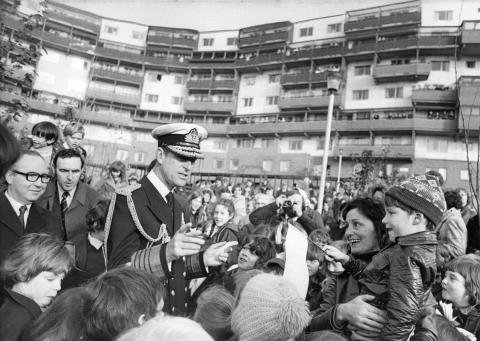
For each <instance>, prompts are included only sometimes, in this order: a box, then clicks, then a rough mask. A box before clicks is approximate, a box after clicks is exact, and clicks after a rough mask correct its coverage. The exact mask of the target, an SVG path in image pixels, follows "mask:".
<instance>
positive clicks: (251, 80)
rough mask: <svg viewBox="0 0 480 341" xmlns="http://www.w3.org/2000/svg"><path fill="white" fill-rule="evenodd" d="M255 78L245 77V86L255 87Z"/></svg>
mask: <svg viewBox="0 0 480 341" xmlns="http://www.w3.org/2000/svg"><path fill="white" fill-rule="evenodd" d="M255 78H256V77H255V76H247V77H245V85H247V86H251V85H255Z"/></svg>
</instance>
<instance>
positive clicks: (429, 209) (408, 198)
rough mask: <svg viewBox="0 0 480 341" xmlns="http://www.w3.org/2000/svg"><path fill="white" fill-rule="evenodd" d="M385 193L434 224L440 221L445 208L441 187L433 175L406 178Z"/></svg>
mask: <svg viewBox="0 0 480 341" xmlns="http://www.w3.org/2000/svg"><path fill="white" fill-rule="evenodd" d="M386 195H388V196H390V197H392V198H393V199H395V200H398V201H399V202H401V203H402V204H404V205H406V206H408V207H410V208H411V209H413V210H415V211H418V212H420V213H423V215H425V216H426V217H427V218H428V219H430V220H431V221H432V222H433V223H434V224H435V225H438V223H440V221H441V220H442V216H443V213H444V212H445V211H446V208H447V205H446V203H445V197H444V196H443V191H442V188H441V187H440V186H439V185H438V182H437V180H436V179H435V178H434V177H430V176H428V175H427V176H425V175H421V176H416V177H411V178H408V179H407V180H406V181H404V182H402V183H400V184H399V185H397V186H393V187H392V188H390V189H389V190H388V191H387V193H386Z"/></svg>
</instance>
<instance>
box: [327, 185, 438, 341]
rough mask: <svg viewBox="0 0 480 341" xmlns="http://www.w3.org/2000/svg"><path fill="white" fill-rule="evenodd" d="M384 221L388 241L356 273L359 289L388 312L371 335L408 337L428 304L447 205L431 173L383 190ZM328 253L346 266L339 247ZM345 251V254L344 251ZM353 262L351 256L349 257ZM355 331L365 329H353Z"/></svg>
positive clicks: (347, 267)
mask: <svg viewBox="0 0 480 341" xmlns="http://www.w3.org/2000/svg"><path fill="white" fill-rule="evenodd" d="M385 206H386V215H385V217H384V219H383V223H384V224H385V225H386V228H387V231H388V233H389V237H390V240H391V241H392V242H393V244H391V245H390V246H388V247H386V248H384V249H383V250H382V251H380V252H379V253H378V254H377V255H375V256H374V257H373V259H372V261H371V262H370V263H369V264H368V265H367V266H366V267H365V268H364V269H363V271H360V272H358V273H357V276H356V277H357V279H358V282H359V285H360V293H361V294H370V295H373V296H375V300H374V301H372V302H370V303H371V304H373V305H374V306H376V307H378V308H381V309H384V310H386V311H387V316H388V321H387V323H386V324H385V325H384V326H383V328H382V329H381V332H380V335H362V336H365V337H367V338H369V339H371V340H392V341H397V340H398V341H400V340H408V338H409V336H410V334H411V332H412V331H413V329H414V326H415V323H416V322H417V319H418V317H419V315H420V312H421V310H422V308H423V307H424V306H425V305H426V304H427V298H428V297H429V295H430V291H431V285H432V283H433V282H434V280H435V274H436V246H437V238H436V235H435V232H434V229H435V226H436V224H438V223H439V222H440V220H441V218H442V215H443V213H444V212H445V209H446V204H445V199H444V196H443V192H442V189H441V188H440V186H439V185H438V183H437V181H436V180H435V179H434V178H430V177H426V176H418V177H412V178H409V179H407V180H406V181H404V182H402V183H401V184H399V185H397V186H394V187H392V188H390V189H389V190H388V191H387V192H386V194H385ZM329 248H330V247H329V246H327V247H326V249H325V250H326V252H327V253H328V255H329V256H332V257H333V258H335V259H337V260H340V261H342V263H344V264H345V268H346V269H347V271H348V269H349V258H348V257H346V258H345V257H339V256H338V255H339V253H338V250H336V252H333V251H332V252H330V250H329ZM344 256H346V255H344ZM353 261H354V260H353ZM356 332H357V333H358V334H360V333H364V332H363V331H356Z"/></svg>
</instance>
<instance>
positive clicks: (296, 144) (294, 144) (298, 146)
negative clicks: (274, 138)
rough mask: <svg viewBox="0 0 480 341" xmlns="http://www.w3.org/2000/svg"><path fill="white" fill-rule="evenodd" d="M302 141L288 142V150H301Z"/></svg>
mask: <svg viewBox="0 0 480 341" xmlns="http://www.w3.org/2000/svg"><path fill="white" fill-rule="evenodd" d="M302 147H303V141H302V140H292V141H289V142H288V149H290V150H302Z"/></svg>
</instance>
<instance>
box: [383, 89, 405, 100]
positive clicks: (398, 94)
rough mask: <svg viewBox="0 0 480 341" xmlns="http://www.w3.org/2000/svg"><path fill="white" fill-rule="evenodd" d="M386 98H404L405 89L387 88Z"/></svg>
mask: <svg viewBox="0 0 480 341" xmlns="http://www.w3.org/2000/svg"><path fill="white" fill-rule="evenodd" d="M385 98H403V87H398V88H386V89H385Z"/></svg>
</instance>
